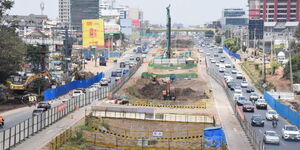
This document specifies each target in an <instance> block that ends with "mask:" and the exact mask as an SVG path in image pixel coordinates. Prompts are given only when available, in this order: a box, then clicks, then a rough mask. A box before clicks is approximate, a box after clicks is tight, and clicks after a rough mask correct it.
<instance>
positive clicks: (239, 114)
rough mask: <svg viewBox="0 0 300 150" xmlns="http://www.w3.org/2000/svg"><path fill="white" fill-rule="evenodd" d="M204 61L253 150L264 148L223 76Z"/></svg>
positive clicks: (262, 149)
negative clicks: (223, 93) (227, 99)
mask: <svg viewBox="0 0 300 150" xmlns="http://www.w3.org/2000/svg"><path fill="white" fill-rule="evenodd" d="M205 63H206V66H207V67H206V68H207V72H208V74H209V75H210V76H211V77H212V78H214V80H215V81H216V82H218V83H219V84H220V85H221V86H222V87H223V88H224V90H225V92H226V95H227V97H228V98H229V102H230V104H231V107H232V109H233V111H234V113H235V115H236V117H237V119H238V121H239V122H240V124H241V126H242V128H243V130H244V131H245V133H246V135H247V137H248V139H249V140H250V142H251V144H252V146H253V148H254V149H255V150H266V146H265V144H264V143H263V142H262V141H261V140H259V138H258V135H257V133H256V132H255V130H253V128H252V127H251V125H250V122H249V121H248V120H247V119H245V114H244V113H243V111H242V110H241V109H240V108H239V107H238V106H237V105H236V103H235V100H234V97H233V94H232V92H231V91H230V89H229V88H228V87H227V85H226V82H225V80H224V78H223V77H221V76H220V74H219V73H218V72H216V70H213V69H212V67H210V63H209V62H208V61H207V59H205Z"/></svg>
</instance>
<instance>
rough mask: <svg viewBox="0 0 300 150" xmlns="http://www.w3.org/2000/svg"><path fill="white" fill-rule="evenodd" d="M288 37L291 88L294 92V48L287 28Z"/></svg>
mask: <svg viewBox="0 0 300 150" xmlns="http://www.w3.org/2000/svg"><path fill="white" fill-rule="evenodd" d="M286 33H287V34H286V39H287V46H286V48H287V50H288V51H289V62H290V63H289V65H290V81H291V89H292V91H293V92H294V89H293V84H294V79H293V65H292V49H291V47H289V41H290V32H289V30H288V29H286Z"/></svg>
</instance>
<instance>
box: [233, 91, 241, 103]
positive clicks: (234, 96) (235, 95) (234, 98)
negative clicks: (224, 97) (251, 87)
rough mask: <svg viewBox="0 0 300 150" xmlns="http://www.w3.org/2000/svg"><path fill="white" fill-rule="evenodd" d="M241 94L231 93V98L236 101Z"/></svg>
mask: <svg viewBox="0 0 300 150" xmlns="http://www.w3.org/2000/svg"><path fill="white" fill-rule="evenodd" d="M242 96H243V94H242V93H233V100H234V101H237V100H238V98H239V97H242Z"/></svg>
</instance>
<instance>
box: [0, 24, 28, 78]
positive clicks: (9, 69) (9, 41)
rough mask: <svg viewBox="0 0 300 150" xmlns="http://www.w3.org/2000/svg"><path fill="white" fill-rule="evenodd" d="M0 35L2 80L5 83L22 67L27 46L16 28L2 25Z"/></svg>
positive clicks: (0, 72) (0, 76) (0, 70)
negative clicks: (11, 74)
mask: <svg viewBox="0 0 300 150" xmlns="http://www.w3.org/2000/svg"><path fill="white" fill-rule="evenodd" d="M0 35H1V36H0V82H2V83H3V81H5V80H6V79H7V77H8V76H9V74H10V73H13V72H16V71H17V70H18V69H19V68H20V63H21V62H22V61H23V58H24V57H23V56H24V54H25V49H26V48H25V45H24V44H23V42H22V40H21V39H20V38H19V37H18V35H17V34H16V33H15V31H14V29H11V28H9V27H5V26H2V27H1V28H0Z"/></svg>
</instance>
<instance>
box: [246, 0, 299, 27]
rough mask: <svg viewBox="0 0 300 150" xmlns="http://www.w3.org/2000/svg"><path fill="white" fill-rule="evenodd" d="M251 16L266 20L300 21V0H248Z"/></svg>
mask: <svg viewBox="0 0 300 150" xmlns="http://www.w3.org/2000/svg"><path fill="white" fill-rule="evenodd" d="M248 2H249V18H250V19H252V18H255V19H262V20H264V21H265V22H295V21H296V22H298V21H300V0H248Z"/></svg>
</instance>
